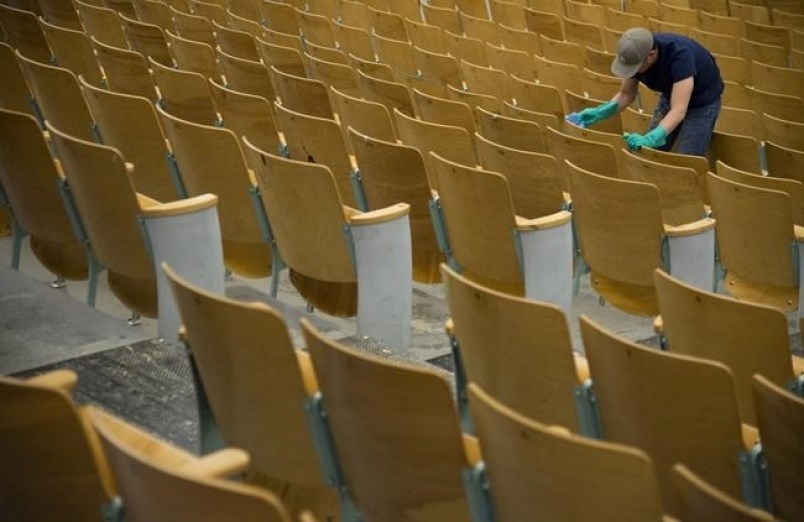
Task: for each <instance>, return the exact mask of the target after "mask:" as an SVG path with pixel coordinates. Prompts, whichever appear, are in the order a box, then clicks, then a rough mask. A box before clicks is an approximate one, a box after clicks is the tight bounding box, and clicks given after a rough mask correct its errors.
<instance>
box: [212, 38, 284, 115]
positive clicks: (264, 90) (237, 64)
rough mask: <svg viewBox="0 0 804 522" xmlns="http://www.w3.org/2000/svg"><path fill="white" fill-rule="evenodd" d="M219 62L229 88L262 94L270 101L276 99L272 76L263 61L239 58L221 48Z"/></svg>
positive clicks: (246, 92)
mask: <svg viewBox="0 0 804 522" xmlns="http://www.w3.org/2000/svg"><path fill="white" fill-rule="evenodd" d="M218 63H219V64H220V68H221V74H222V75H223V77H224V78H226V86H227V87H228V88H229V89H232V90H234V91H238V92H242V93H245V94H252V95H254V96H261V97H263V98H265V100H266V101H267V102H268V103H273V101H274V100H275V99H276V91H275V90H274V86H273V82H271V76H270V75H269V74H268V69H267V68H266V67H265V64H263V63H262V62H260V61H254V60H246V59H244V58H239V57H237V56H234V55H231V54H229V53H226V52H224V51H222V50H220V49H219V50H218Z"/></svg>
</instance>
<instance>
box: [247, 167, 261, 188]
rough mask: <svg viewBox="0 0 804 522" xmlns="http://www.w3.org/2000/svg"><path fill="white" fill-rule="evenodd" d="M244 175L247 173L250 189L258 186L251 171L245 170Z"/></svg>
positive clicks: (255, 177)
mask: <svg viewBox="0 0 804 522" xmlns="http://www.w3.org/2000/svg"><path fill="white" fill-rule="evenodd" d="M246 173H248V181H249V183H251V186H252V187H256V186H258V185H259V184H258V183H257V173H256V172H254V170H252V169H246Z"/></svg>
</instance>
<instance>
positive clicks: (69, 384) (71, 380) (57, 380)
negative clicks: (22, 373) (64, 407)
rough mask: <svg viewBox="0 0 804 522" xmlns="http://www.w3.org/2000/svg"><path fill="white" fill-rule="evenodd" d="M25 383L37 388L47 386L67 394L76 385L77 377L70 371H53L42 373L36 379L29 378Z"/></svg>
mask: <svg viewBox="0 0 804 522" xmlns="http://www.w3.org/2000/svg"><path fill="white" fill-rule="evenodd" d="M26 382H28V383H31V384H35V385H37V386H47V387H48V388H57V389H59V390H61V391H64V392H69V391H71V390H72V389H73V388H75V385H76V384H78V376H77V375H76V374H75V372H74V371H72V370H54V371H52V372H47V373H43V374H42V375H37V376H36V377H31V378H30V379H28V380H27V381H26Z"/></svg>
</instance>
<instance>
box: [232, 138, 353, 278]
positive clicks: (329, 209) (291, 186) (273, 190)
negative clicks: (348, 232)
mask: <svg viewBox="0 0 804 522" xmlns="http://www.w3.org/2000/svg"><path fill="white" fill-rule="evenodd" d="M245 141H246V143H247V144H248V143H249V142H248V140H245ZM247 153H248V155H249V164H250V165H251V167H252V168H253V169H254V170H255V175H256V178H257V182H258V185H259V187H260V193H261V195H262V198H263V201H264V202H265V209H266V211H267V213H268V220H269V221H270V223H271V230H272V231H273V234H274V238H275V239H276V242H277V244H278V245H279V249H280V251H281V252H282V258H283V259H284V260H285V262H286V263H287V265H288V266H289V267H290V268H291V269H293V270H295V271H297V272H299V273H301V274H303V275H305V276H308V277H311V278H314V279H318V280H322V281H333V282H339V283H353V282H355V280H356V276H355V271H354V266H353V265H352V260H351V257H350V254H349V251H348V249H347V247H346V240H345V237H344V232H343V227H344V225H345V214H344V212H345V211H344V207H343V203H342V200H341V196H340V194H339V191H338V185H337V183H336V181H335V177H334V176H333V174H332V172H331V171H330V169H329V168H327V167H326V166H325V165H321V164H316V163H308V162H303V161H296V160H292V159H285V158H281V157H279V156H275V155H273V154H268V153H265V152H264V151H258V150H256V149H254V147H253V146H251V145H250V144H249V146H248V148H247Z"/></svg>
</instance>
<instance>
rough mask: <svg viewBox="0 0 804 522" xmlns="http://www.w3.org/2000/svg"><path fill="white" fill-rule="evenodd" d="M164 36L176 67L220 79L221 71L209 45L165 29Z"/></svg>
mask: <svg viewBox="0 0 804 522" xmlns="http://www.w3.org/2000/svg"><path fill="white" fill-rule="evenodd" d="M165 37H166V38H167V41H168V43H169V44H170V54H171V56H172V57H173V60H174V61H175V62H176V68H178V69H181V70H183V71H190V72H194V73H198V74H200V75H202V76H204V77H206V78H209V79H214V80H219V81H220V78H221V73H220V71H219V70H218V62H217V58H216V57H215V51H214V49H213V48H212V46H211V45H209V44H208V43H206V42H198V41H195V40H190V39H188V38H184V37H182V36H178V35H176V34H173V33H171V32H170V31H165Z"/></svg>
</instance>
